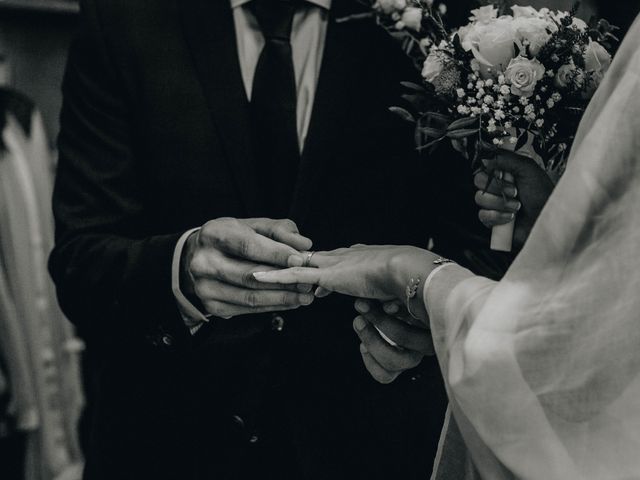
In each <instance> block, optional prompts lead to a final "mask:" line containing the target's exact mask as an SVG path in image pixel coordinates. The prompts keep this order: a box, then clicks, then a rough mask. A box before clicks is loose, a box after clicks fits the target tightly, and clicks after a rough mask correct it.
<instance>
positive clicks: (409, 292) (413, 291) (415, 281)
mask: <svg viewBox="0 0 640 480" xmlns="http://www.w3.org/2000/svg"><path fill="white" fill-rule="evenodd" d="M420 283H422V279H421V278H420V277H418V278H412V279H411V280H409V284H408V285H407V288H406V289H405V294H406V296H407V312H409V315H411V317H412V318H413V319H414V320H420V319H419V318H418V317H417V316H416V315H414V314H413V312H412V311H411V300H413V299H414V298H416V295H417V294H418V288H419V287H420Z"/></svg>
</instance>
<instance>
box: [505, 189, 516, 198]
mask: <svg viewBox="0 0 640 480" xmlns="http://www.w3.org/2000/svg"><path fill="white" fill-rule="evenodd" d="M504 193H505V195H506V196H508V197H511V198H516V197H517V196H518V189H517V188H516V187H507V188H505V189H504Z"/></svg>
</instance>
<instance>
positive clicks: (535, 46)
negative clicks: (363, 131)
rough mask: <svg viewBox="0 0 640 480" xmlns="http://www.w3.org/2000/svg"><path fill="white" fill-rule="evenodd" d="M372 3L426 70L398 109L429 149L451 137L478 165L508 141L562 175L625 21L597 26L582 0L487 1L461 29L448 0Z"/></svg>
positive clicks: (501, 245)
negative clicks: (555, 2)
mask: <svg viewBox="0 0 640 480" xmlns="http://www.w3.org/2000/svg"><path fill="white" fill-rule="evenodd" d="M372 9H373V14H374V16H375V18H376V21H377V22H378V23H379V24H380V25H381V26H382V27H384V28H386V29H387V30H388V31H389V32H390V33H392V34H393V35H394V36H396V37H398V38H399V39H400V40H401V41H402V43H403V48H404V50H405V52H406V53H407V54H408V55H410V56H411V57H412V58H413V59H414V60H415V63H416V66H417V67H419V68H420V69H421V71H422V78H423V80H424V81H423V82H422V84H421V85H417V84H413V83H409V82H405V83H404V84H403V85H404V87H406V89H407V94H406V95H404V99H405V100H406V101H407V102H408V105H410V107H409V106H408V107H407V108H402V107H391V109H392V110H393V111H394V112H396V113H397V114H399V115H401V116H402V117H403V118H404V119H406V120H407V121H410V122H413V123H415V126H416V143H417V147H418V149H419V150H421V151H422V150H432V149H435V148H436V147H437V146H438V144H440V143H441V142H443V141H445V140H446V141H451V142H452V144H453V146H454V148H455V149H456V150H458V151H459V152H461V153H462V154H463V155H465V156H466V158H468V159H470V160H472V162H473V163H472V164H473V167H474V168H478V167H479V165H478V160H479V159H480V154H481V153H482V152H483V151H485V150H496V149H500V148H502V149H507V150H511V151H515V152H518V153H519V154H521V155H525V156H528V157H530V158H532V159H534V160H535V161H536V162H537V163H538V164H539V165H540V167H542V168H543V169H545V170H546V171H547V173H548V174H549V176H550V177H551V178H552V179H553V180H554V181H557V180H558V179H559V178H560V176H561V175H562V173H563V172H564V169H565V166H566V161H567V158H568V153H569V151H570V148H571V146H572V143H573V139H574V137H575V134H576V131H577V129H578V124H579V123H580V120H581V118H582V115H583V114H584V112H585V110H586V107H587V104H588V102H589V100H590V99H591V97H592V96H593V94H594V92H595V91H596V89H597V88H598V86H599V85H600V82H601V81H602V79H603V77H604V75H605V73H606V71H607V69H608V68H609V66H610V64H611V58H612V57H611V54H610V51H611V50H612V45H613V42H614V41H617V39H616V38H615V36H614V32H615V27H613V26H611V25H610V24H609V23H608V22H606V21H605V20H600V21H597V20H595V19H594V20H592V21H591V22H590V23H589V24H587V23H586V22H584V21H583V20H581V19H579V18H577V17H576V12H577V10H578V6H576V7H574V8H573V9H572V11H570V12H561V11H551V10H549V9H546V8H543V9H541V10H537V9H535V8H533V7H523V6H514V7H510V8H508V7H506V6H505V5H487V6H484V7H481V8H478V9H476V10H472V11H471V15H470V19H469V20H470V23H469V24H468V25H465V26H463V27H462V28H460V29H458V30H453V31H452V30H450V29H448V28H447V27H446V26H445V23H444V21H443V19H442V18H443V15H444V14H445V13H446V7H444V6H443V5H439V7H437V8H436V7H435V6H434V2H433V0H376V1H375V2H374V3H372ZM490 173H492V172H490ZM490 177H493V175H490ZM504 178H505V179H506V180H508V181H513V177H510V178H509V176H505V177H504ZM514 222H515V221H514ZM513 227H514V224H513V223H512V224H511V225H506V226H502V227H495V228H494V231H493V235H492V249H494V250H500V251H510V250H511V248H512V247H511V243H512V238H513Z"/></svg>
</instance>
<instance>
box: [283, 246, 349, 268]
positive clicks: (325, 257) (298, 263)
mask: <svg viewBox="0 0 640 480" xmlns="http://www.w3.org/2000/svg"><path fill="white" fill-rule="evenodd" d="M344 251H346V249H340V250H335V251H333V252H300V253H296V254H295V255H292V256H291V257H290V258H289V260H288V266H289V267H315V268H326V267H330V266H333V265H335V264H336V263H338V262H340V260H341V258H340V254H341V253H342V252H344ZM305 264H306V265H305Z"/></svg>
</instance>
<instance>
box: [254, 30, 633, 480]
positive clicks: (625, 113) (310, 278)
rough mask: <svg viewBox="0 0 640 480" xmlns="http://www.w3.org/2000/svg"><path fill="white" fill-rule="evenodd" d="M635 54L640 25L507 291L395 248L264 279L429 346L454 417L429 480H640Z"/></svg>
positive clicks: (320, 257) (365, 249) (594, 106)
mask: <svg viewBox="0 0 640 480" xmlns="http://www.w3.org/2000/svg"><path fill="white" fill-rule="evenodd" d="M638 45H640V20H636V23H635V25H634V27H633V28H632V30H631V32H630V33H629V34H628V36H627V39H626V40H625V42H624V43H623V45H622V47H621V49H620V52H619V53H618V56H617V58H616V60H615V62H614V64H613V65H612V68H611V70H610V71H609V74H608V77H607V79H606V80H605V82H604V83H603V84H602V86H601V88H600V89H599V91H598V93H597V95H596V97H595V98H594V100H593V101H592V103H591V105H590V107H589V109H588V111H587V113H586V115H585V118H584V120H583V122H582V124H581V127H580V130H579V132H578V136H577V139H576V143H575V147H574V150H573V154H572V158H571V160H570V162H569V167H568V169H567V172H566V174H565V176H564V177H563V179H562V180H561V182H560V183H559V184H558V186H557V187H556V190H555V192H554V193H553V194H552V195H551V197H550V199H549V201H548V203H547V205H546V207H545V208H544V210H543V211H542V213H541V215H540V218H539V219H538V221H537V223H536V225H535V227H534V228H533V230H532V232H531V235H530V237H529V239H528V240H527V242H526V244H525V246H524V248H523V250H522V251H521V253H520V255H519V256H518V258H517V259H516V261H515V263H514V264H513V265H512V267H511V269H510V270H509V272H508V273H507V275H506V277H505V278H504V279H503V280H502V281H501V282H499V283H496V282H493V281H490V280H488V279H485V278H481V277H477V276H474V275H473V274H472V273H471V272H470V271H468V270H465V269H463V268H461V267H459V266H457V265H456V264H454V263H451V262H449V261H447V260H444V259H439V258H438V257H437V256H436V255H434V254H433V253H431V252H428V251H426V250H421V249H418V248H413V247H401V246H355V247H352V248H349V249H342V250H337V251H334V252H324V253H323V252H318V253H316V254H313V256H312V257H311V260H310V262H311V263H310V265H311V266H312V267H315V268H302V267H298V268H292V269H288V270H282V271H278V272H268V273H261V274H257V275H256V278H258V279H259V280H261V281H263V282H277V283H305V284H315V285H319V286H320V287H321V290H323V291H327V292H328V291H331V292H339V293H343V294H347V295H352V296H354V297H360V298H366V299H375V300H380V301H383V302H388V301H401V302H403V303H404V304H405V306H406V308H407V310H408V311H409V312H410V313H411V317H410V320H411V321H413V319H415V321H416V322H422V325H423V326H426V327H427V328H429V329H430V330H431V332H432V336H433V343H434V346H435V350H436V353H437V356H438V359H439V363H440V366H441V369H442V373H443V376H444V378H445V381H446V385H447V390H448V394H449V398H450V412H451V414H450V415H448V419H447V422H446V423H445V429H444V432H443V436H442V440H441V446H440V453H439V458H438V459H437V465H436V471H435V473H434V478H437V479H452V480H458V479H471V478H482V479H488V480H501V479H514V478H517V479H544V480H554V479H558V480H560V479H562V480H566V479H594V480H595V479H597V480H613V479H616V480H622V479H637V478H640V255H639V254H638V252H639V251H640V208H638V206H639V205H640V162H639V161H638V159H639V158H638V157H639V156H640V50H638V48H637V47H638ZM521 200H523V203H524V199H521ZM498 216H499V215H498ZM496 218H497V217H496ZM387 311H388V312H389V311H391V308H387ZM398 351H401V349H398ZM361 352H362V354H363V358H364V359H365V363H367V362H368V365H367V366H368V368H369V369H370V370H372V369H373V368H374V367H376V364H375V359H374V358H372V357H371V355H368V352H367V348H366V345H364V346H362V347H361ZM378 367H379V365H378Z"/></svg>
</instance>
